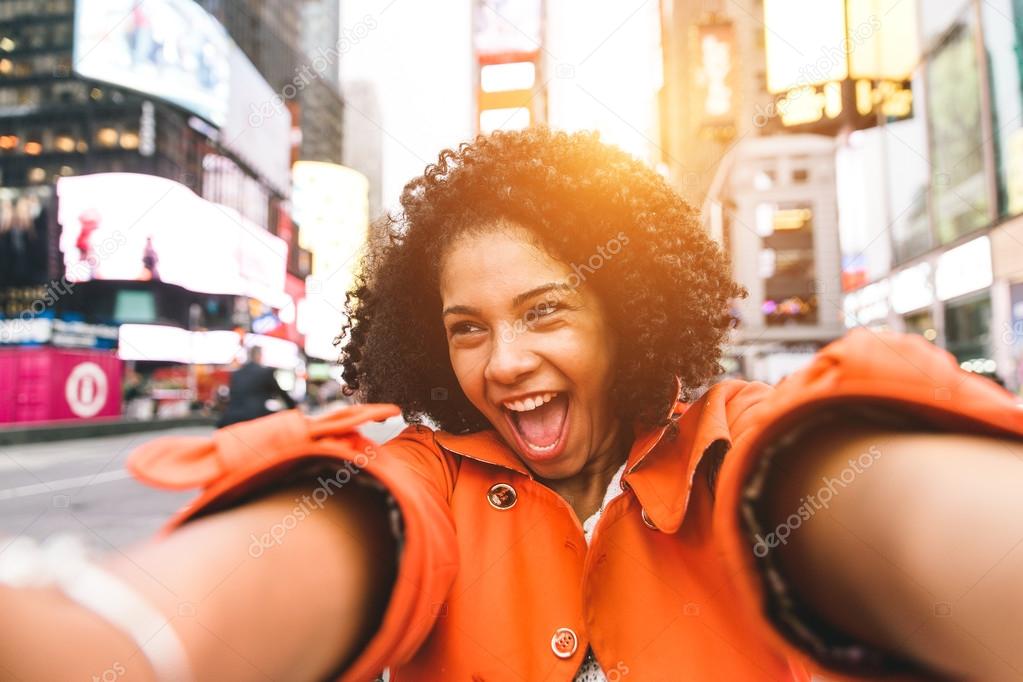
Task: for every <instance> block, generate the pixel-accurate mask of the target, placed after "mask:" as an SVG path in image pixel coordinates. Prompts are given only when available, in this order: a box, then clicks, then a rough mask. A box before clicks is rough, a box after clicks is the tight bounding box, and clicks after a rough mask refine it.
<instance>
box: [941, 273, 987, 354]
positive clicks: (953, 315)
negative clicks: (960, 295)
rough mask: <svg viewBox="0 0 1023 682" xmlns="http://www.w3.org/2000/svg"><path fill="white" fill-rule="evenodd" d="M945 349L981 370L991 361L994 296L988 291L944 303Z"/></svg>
mask: <svg viewBox="0 0 1023 682" xmlns="http://www.w3.org/2000/svg"><path fill="white" fill-rule="evenodd" d="M945 348H946V350H948V352H950V353H952V355H954V356H955V357H956V360H958V361H959V362H960V364H962V363H970V367H971V368H972V366H974V365H976V366H978V368H981V369H982V368H983V365H982V363H984V362H986V361H990V358H991V297H990V296H989V295H988V293H987V292H984V293H983V294H981V295H980V296H972V297H968V298H966V299H965V300H964V299H958V300H954V301H949V302H948V303H946V304H945ZM978 361H979V362H978ZM992 371H993V368H992Z"/></svg>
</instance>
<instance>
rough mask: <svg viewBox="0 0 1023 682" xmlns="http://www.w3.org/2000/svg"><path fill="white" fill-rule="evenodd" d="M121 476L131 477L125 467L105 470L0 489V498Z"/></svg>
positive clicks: (79, 485)
mask: <svg viewBox="0 0 1023 682" xmlns="http://www.w3.org/2000/svg"><path fill="white" fill-rule="evenodd" d="M122 478H131V474H130V473H129V472H128V470H127V469H118V470H116V471H105V472H103V473H101V474H92V475H89V476H75V477H74V478H59V479H57V480H56V481H48V482H46V483H33V484H32V485H19V486H18V487H16V488H7V489H5V490H0V500H10V499H14V498H16V497H28V496H29V495H41V494H43V493H55V492H59V491H61V490H67V489H69V488H81V487H82V486H86V485H96V484H97V483H106V482H107V481H119V480H121V479H122Z"/></svg>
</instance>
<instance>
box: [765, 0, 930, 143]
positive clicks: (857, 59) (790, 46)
mask: <svg viewBox="0 0 1023 682" xmlns="http://www.w3.org/2000/svg"><path fill="white" fill-rule="evenodd" d="M764 26H765V28H764V31H765V33H764V48H765V52H766V56H767V89H768V91H769V92H770V93H772V94H773V95H775V102H774V110H773V111H771V112H769V113H770V116H768V118H769V119H771V120H772V122H774V123H775V125H778V124H780V125H781V126H782V127H783V128H785V129H793V130H797V131H799V132H815V133H823V134H836V133H837V132H839V131H840V130H843V129H846V130H859V129H863V128H869V127H872V126H875V125H877V124H878V119H879V118H887V119H889V120H898V119H902V118H906V117H908V116H910V115H911V114H912V112H913V93H912V90H911V89H910V86H909V80H910V78H911V77H912V73H913V69H914V68H915V67H916V65H917V62H918V61H919V52H920V50H919V40H918V36H917V21H916V3H915V2H913V1H912V0H814V1H813V2H805V0H764Z"/></svg>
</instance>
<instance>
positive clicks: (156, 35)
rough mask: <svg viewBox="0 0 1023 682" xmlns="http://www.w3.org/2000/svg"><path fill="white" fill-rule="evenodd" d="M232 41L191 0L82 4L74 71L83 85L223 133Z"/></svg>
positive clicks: (79, 0) (77, 15)
mask: <svg viewBox="0 0 1023 682" xmlns="http://www.w3.org/2000/svg"><path fill="white" fill-rule="evenodd" d="M229 46H230V39H229V38H228V36H227V33H226V31H225V30H224V28H223V27H222V26H221V25H220V24H219V23H218V22H217V21H216V20H215V19H214V18H213V17H211V16H210V15H209V14H207V13H206V12H205V11H204V10H203V9H202V8H201V7H199V5H198V4H197V3H195V2H193V1H192V0H146V1H145V2H138V1H137V0H77V2H76V4H75V35H74V56H73V63H74V69H75V71H76V72H77V73H78V74H80V75H81V76H84V77H86V78H92V79H95V80H99V81H105V82H107V83H112V84H114V85H120V86H124V87H126V88H131V89H133V90H137V91H139V92H144V93H148V94H151V95H153V96H155V97H159V98H161V99H164V100H167V101H169V102H173V103H174V104H177V105H178V106H181V107H184V108H185V109H188V110H189V111H191V112H193V113H195V114H197V115H198V116H202V117H203V118H205V119H207V120H208V121H210V122H211V123H213V124H215V125H217V126H221V125H223V124H224V121H225V119H226V117H227V107H228V95H229V88H230V49H229Z"/></svg>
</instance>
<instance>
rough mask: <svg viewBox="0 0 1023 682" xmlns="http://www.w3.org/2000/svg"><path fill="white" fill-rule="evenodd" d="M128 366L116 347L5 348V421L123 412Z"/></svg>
mask: <svg viewBox="0 0 1023 682" xmlns="http://www.w3.org/2000/svg"><path fill="white" fill-rule="evenodd" d="M122 370H123V363H122V361H121V360H119V359H118V358H117V355H116V352H115V351H112V350H111V351H103V350H70V349H63V348H52V347H45V346H44V347H37V348H3V349H0V423H6V424H17V423H25V422H40V421H58V420H59V421H83V420H93V419H103V418H110V417H119V416H120V415H121V375H122Z"/></svg>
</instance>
